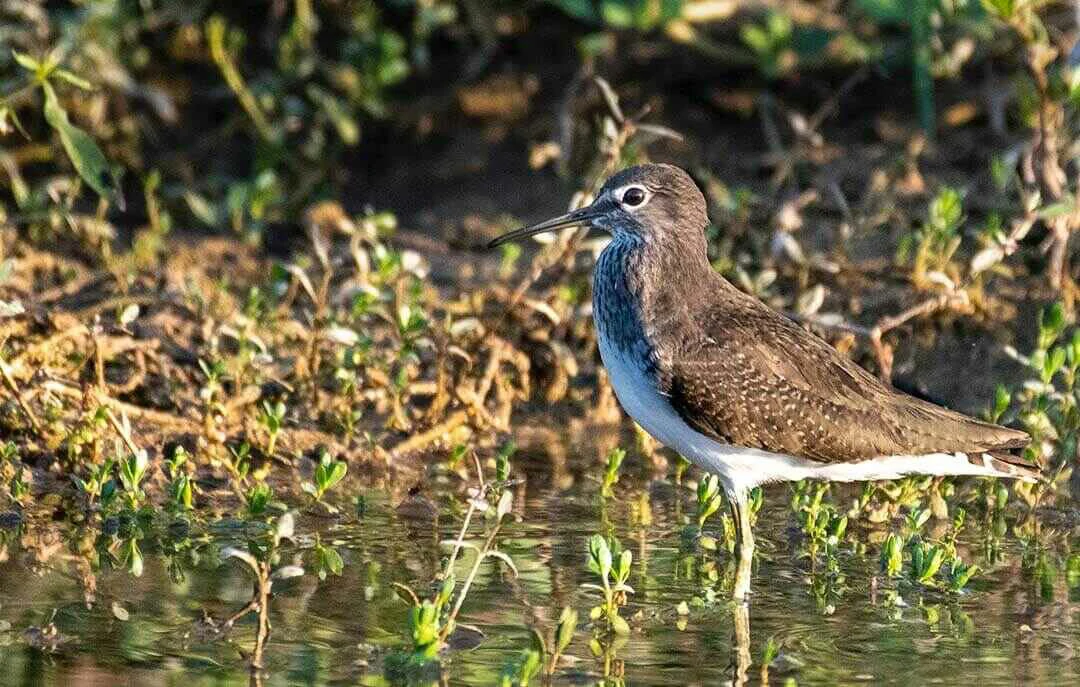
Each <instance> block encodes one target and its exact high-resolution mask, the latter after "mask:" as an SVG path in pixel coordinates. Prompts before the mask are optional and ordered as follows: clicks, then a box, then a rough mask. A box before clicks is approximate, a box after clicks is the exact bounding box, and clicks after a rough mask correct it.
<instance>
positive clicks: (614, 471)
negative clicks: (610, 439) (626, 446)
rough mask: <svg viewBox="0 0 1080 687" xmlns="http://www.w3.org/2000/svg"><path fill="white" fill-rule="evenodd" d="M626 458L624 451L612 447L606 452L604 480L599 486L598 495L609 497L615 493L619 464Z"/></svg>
mask: <svg viewBox="0 0 1080 687" xmlns="http://www.w3.org/2000/svg"><path fill="white" fill-rule="evenodd" d="M624 458H626V451H625V450H623V449H621V448H613V449H611V450H610V451H609V452H608V455H607V461H606V463H605V465H604V481H603V483H602V484H601V486H600V496H602V497H603V498H606V499H609V498H611V497H613V496H614V495H615V484H616V483H617V482H618V481H619V466H621V465H622V462H623V459H624Z"/></svg>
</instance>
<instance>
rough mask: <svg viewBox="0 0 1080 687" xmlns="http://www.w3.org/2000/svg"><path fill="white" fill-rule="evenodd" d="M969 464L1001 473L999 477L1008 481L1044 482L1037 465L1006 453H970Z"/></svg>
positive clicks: (968, 455)
mask: <svg viewBox="0 0 1080 687" xmlns="http://www.w3.org/2000/svg"><path fill="white" fill-rule="evenodd" d="M967 458H968V462H970V463H971V464H972V465H979V466H982V467H984V468H987V469H989V470H993V471H994V472H997V473H999V474H998V476H999V477H1003V478H1006V479H1018V480H1021V481H1023V482H1043V481H1045V480H1046V478H1045V477H1043V474H1042V471H1040V470H1039V467H1038V466H1037V465H1032V464H1031V463H1029V462H1027V461H1026V460H1024V459H1023V458H1021V457H1020V456H1017V455H1014V454H1012V453H1006V452H1004V451H983V452H981V453H975V452H972V453H968V454H967Z"/></svg>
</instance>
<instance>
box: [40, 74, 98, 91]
mask: <svg viewBox="0 0 1080 687" xmlns="http://www.w3.org/2000/svg"><path fill="white" fill-rule="evenodd" d="M49 76H54V77H56V78H57V79H60V80H61V81H66V82H68V83H69V84H71V85H72V86H75V87H76V88H81V89H82V90H84V91H92V90H94V86H93V85H92V84H91V83H90V82H89V81H87V80H86V79H84V78H82V77H81V76H79V75H77V74H75V73H73V72H70V71H68V70H67V69H54V70H53V71H52V73H50V74H49Z"/></svg>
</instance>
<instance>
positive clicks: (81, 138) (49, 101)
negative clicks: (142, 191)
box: [5, 47, 123, 206]
mask: <svg viewBox="0 0 1080 687" xmlns="http://www.w3.org/2000/svg"><path fill="white" fill-rule="evenodd" d="M13 55H14V57H15V61H16V62H17V63H18V64H19V66H21V67H22V68H23V69H25V70H26V72H27V73H28V74H29V76H30V84H29V86H28V87H29V88H40V89H41V91H42V93H43V96H44V99H45V104H44V109H43V112H44V115H45V121H46V122H48V123H49V126H51V127H52V128H53V130H54V131H56V133H57V135H58V136H59V137H60V143H61V145H62V146H63V148H64V152H65V153H66V154H67V156H68V159H69V160H70V161H71V165H72V166H73V167H74V168H75V171H76V172H77V173H78V175H79V177H80V178H81V179H82V180H83V181H84V182H86V185H87V186H89V187H90V188H92V189H94V191H95V192H96V193H97V194H98V195H99V196H101V197H102V198H110V199H115V200H117V201H118V202H119V204H120V205H121V206H122V205H123V200H122V198H121V197H120V195H119V191H118V185H117V183H116V177H115V175H114V174H113V172H112V169H111V168H110V166H109V162H108V160H107V159H106V158H105V154H104V153H102V152H101V148H99V147H98V145H97V143H95V142H94V139H93V138H91V137H90V135H89V134H87V133H86V132H85V131H83V130H82V129H80V128H79V127H77V126H75V125H74V124H72V123H71V120H70V119H69V118H68V113H67V110H65V109H64V107H63V106H62V105H61V104H60V99H59V97H58V96H57V93H56V82H57V81H61V82H64V83H65V84H67V85H69V86H74V87H76V88H78V89H80V90H83V91H90V90H92V89H93V86H91V85H90V82H89V81H87V80H86V79H83V78H82V77H80V76H76V75H75V74H74V73H73V72H71V71H69V70H68V69H65V68H64V67H61V66H60V65H61V64H62V63H63V61H64V58H65V51H64V49H63V48H62V47H57V48H54V49H52V50H50V51H49V52H48V53H47V54H46V55H44V56H43V57H42V58H41V59H34V58H33V57H31V56H29V55H26V54H23V53H19V52H13ZM5 112H6V113H7V116H9V117H14V111H13V110H10V109H8V110H6V111H5ZM15 121H16V122H17V121H18V120H15ZM18 126H19V127H20V128H21V125H18Z"/></svg>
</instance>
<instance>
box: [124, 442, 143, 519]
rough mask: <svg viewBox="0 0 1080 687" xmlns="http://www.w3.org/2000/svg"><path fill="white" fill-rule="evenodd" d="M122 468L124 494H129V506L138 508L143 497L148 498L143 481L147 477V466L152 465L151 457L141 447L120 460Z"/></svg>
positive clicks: (133, 508)
mask: <svg viewBox="0 0 1080 687" xmlns="http://www.w3.org/2000/svg"><path fill="white" fill-rule="evenodd" d="M118 465H119V468H120V484H122V485H123V487H124V495H125V496H127V501H128V506H129V507H130V508H131V509H132V510H135V509H138V508H139V505H140V504H141V503H142V501H143V499H144V498H146V496H145V494H144V493H143V490H142V482H143V479H144V478H145V477H146V471H147V468H148V467H149V466H150V458H149V456H148V455H147V453H146V450H145V449H139V450H137V451H134V452H133V453H130V454H129V455H128V456H127V457H126V458H122V459H120V460H119V461H118Z"/></svg>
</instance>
